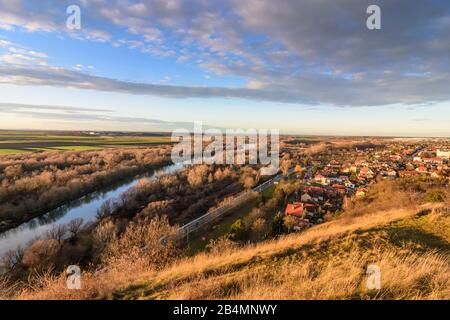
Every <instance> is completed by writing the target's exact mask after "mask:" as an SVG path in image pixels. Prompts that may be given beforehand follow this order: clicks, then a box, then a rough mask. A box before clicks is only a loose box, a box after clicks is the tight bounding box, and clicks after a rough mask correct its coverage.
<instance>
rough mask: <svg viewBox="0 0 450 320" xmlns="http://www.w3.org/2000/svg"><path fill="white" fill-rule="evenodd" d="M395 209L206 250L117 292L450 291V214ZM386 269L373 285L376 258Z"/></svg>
mask: <svg viewBox="0 0 450 320" xmlns="http://www.w3.org/2000/svg"><path fill="white" fill-rule="evenodd" d="M416 212H417V210H415V211H411V210H409V211H408V210H393V211H388V212H380V213H377V214H373V215H368V216H363V217H356V218H352V219H340V220H336V221H332V222H329V223H326V224H323V225H321V226H317V227H315V228H313V229H310V230H309V231H307V232H305V233H303V234H296V235H290V236H287V237H284V238H281V239H278V240H273V241H269V242H266V243H262V244H258V245H256V246H249V247H244V248H242V249H239V250H237V251H227V252H223V253H222V254H220V255H206V254H199V255H197V256H195V257H192V258H188V259H186V260H185V261H183V262H181V263H177V264H176V265H174V266H173V267H172V268H170V269H168V270H166V271H163V272H160V273H158V274H151V273H150V274H148V275H145V276H143V280H140V281H137V282H135V283H133V284H132V285H129V286H127V287H124V288H122V289H120V290H117V291H115V292H114V293H113V294H110V295H107V297H108V298H115V299H349V298H356V299H366V298H380V299H425V298H430V299H449V298H450V267H449V265H450V264H449V261H450V260H449V258H450V244H449V241H450V217H449V216H448V215H443V214H436V213H431V214H426V215H421V214H417V213H416ZM371 263H374V264H376V265H378V266H379V267H380V268H381V271H382V277H381V279H382V289H381V290H380V291H369V290H367V289H366V286H365V283H366V281H367V278H366V277H367V276H366V274H365V272H366V268H367V265H368V264H371Z"/></svg>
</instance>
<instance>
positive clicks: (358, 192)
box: [355, 188, 368, 198]
mask: <svg viewBox="0 0 450 320" xmlns="http://www.w3.org/2000/svg"><path fill="white" fill-rule="evenodd" d="M367 191H368V190H367V189H366V188H358V190H356V193H355V196H356V197H357V198H362V197H365V196H366V194H367Z"/></svg>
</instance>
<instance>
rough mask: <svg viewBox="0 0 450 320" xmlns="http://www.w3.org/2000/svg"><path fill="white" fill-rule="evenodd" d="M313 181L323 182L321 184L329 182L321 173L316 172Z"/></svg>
mask: <svg viewBox="0 0 450 320" xmlns="http://www.w3.org/2000/svg"><path fill="white" fill-rule="evenodd" d="M314 181H316V182H318V183H320V184H323V185H329V184H330V180H329V179H328V178H327V177H325V176H324V175H322V174H316V176H315V177H314Z"/></svg>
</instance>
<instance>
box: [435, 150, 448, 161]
mask: <svg viewBox="0 0 450 320" xmlns="http://www.w3.org/2000/svg"><path fill="white" fill-rule="evenodd" d="M436 155H437V156H438V157H440V158H444V159H447V160H449V159H450V149H438V150H437V151H436Z"/></svg>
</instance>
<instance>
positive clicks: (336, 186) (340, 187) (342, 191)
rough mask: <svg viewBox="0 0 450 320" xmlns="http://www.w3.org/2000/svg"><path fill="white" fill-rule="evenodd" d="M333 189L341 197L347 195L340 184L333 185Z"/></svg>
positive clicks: (344, 188) (345, 189)
mask: <svg viewBox="0 0 450 320" xmlns="http://www.w3.org/2000/svg"><path fill="white" fill-rule="evenodd" d="M332 188H333V189H335V190H336V191H337V192H339V193H340V194H342V195H345V194H346V193H347V188H346V187H345V186H343V185H340V184H333V186H332Z"/></svg>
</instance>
